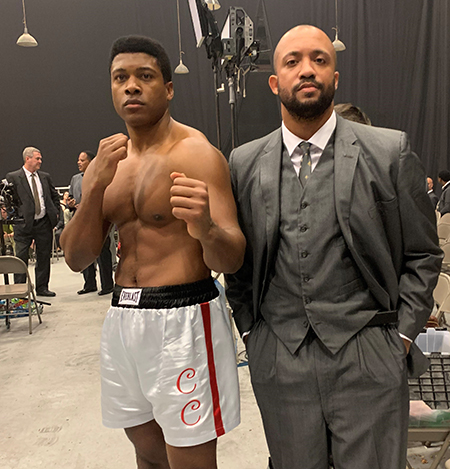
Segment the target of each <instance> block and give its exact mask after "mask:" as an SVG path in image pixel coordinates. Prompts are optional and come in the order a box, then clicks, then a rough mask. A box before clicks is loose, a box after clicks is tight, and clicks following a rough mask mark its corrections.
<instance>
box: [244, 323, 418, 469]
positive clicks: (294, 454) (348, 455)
mask: <svg viewBox="0 0 450 469" xmlns="http://www.w3.org/2000/svg"><path fill="white" fill-rule="evenodd" d="M247 352H248V358H249V367H250V372H251V380H252V385H253V389H254V392H255V396H256V399H257V402H258V405H259V408H260V410H261V414H262V418H263V424H264V430H265V433H266V438H267V442H268V446H269V451H270V455H271V457H272V463H273V467H274V468H275V469H328V456H329V454H330V453H331V454H332V457H333V461H334V466H335V468H336V469H362V468H363V469H366V468H370V469H404V468H405V466H406V449H407V435H408V414H409V400H408V382H407V370H406V360H405V353H406V351H405V347H404V344H403V341H402V339H401V338H400V336H399V335H398V331H397V329H396V327H393V326H379V327H366V328H364V329H362V330H361V331H360V332H359V333H358V334H356V335H355V336H354V337H353V338H352V339H350V341H349V342H347V344H346V345H344V347H343V348H342V349H341V350H340V351H339V352H338V353H336V354H335V355H333V354H331V353H330V352H329V351H328V349H326V347H325V346H324V345H323V344H322V342H320V340H319V339H318V338H317V336H316V335H315V334H314V332H312V331H310V332H309V333H308V335H307V337H306V339H305V341H304V342H303V343H302V345H301V346H300V348H299V349H298V350H297V352H296V353H295V354H294V355H292V354H291V353H290V352H289V351H288V349H287V348H286V347H285V346H284V345H283V343H282V342H281V341H280V340H279V339H278V338H277V336H276V335H275V334H274V333H273V332H272V330H271V329H270V328H269V326H268V325H267V324H266V323H265V322H264V321H263V320H261V321H260V322H259V323H257V324H256V325H255V326H254V328H253V329H252V331H251V332H250V335H249V336H248V341H247Z"/></svg>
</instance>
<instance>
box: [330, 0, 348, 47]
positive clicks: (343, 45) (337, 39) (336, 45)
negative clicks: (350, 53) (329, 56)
mask: <svg viewBox="0 0 450 469" xmlns="http://www.w3.org/2000/svg"><path fill="white" fill-rule="evenodd" d="M335 7H336V27H335V28H332V29H334V30H335V31H336V37H335V39H334V41H333V47H334V50H335V51H336V52H341V51H343V50H345V49H346V47H345V44H344V43H343V42H342V41H340V40H339V38H338V7H337V0H335Z"/></svg>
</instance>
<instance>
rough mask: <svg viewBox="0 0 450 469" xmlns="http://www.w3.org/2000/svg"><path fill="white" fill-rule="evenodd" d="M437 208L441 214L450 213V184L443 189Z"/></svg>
mask: <svg viewBox="0 0 450 469" xmlns="http://www.w3.org/2000/svg"><path fill="white" fill-rule="evenodd" d="M437 210H438V211H439V213H440V214H441V215H445V214H446V213H450V184H449V185H448V186H447V187H446V188H445V189H444V190H443V191H442V194H441V197H440V199H439V202H438V206H437Z"/></svg>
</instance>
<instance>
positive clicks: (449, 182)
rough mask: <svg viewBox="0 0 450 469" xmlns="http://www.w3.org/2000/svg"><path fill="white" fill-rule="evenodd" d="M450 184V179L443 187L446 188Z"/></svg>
mask: <svg viewBox="0 0 450 469" xmlns="http://www.w3.org/2000/svg"><path fill="white" fill-rule="evenodd" d="M449 184H450V181H447V182H446V183H445V184H444V185H443V186H442V189H445V188H446V187H447V186H448V185H449Z"/></svg>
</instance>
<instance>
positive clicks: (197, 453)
mask: <svg viewBox="0 0 450 469" xmlns="http://www.w3.org/2000/svg"><path fill="white" fill-rule="evenodd" d="M166 447H167V456H168V458H169V462H170V468H171V469H217V460H216V448H217V439H215V440H211V441H208V442H207V443H203V444H201V445H197V446H186V447H175V446H170V445H167V446H166Z"/></svg>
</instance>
